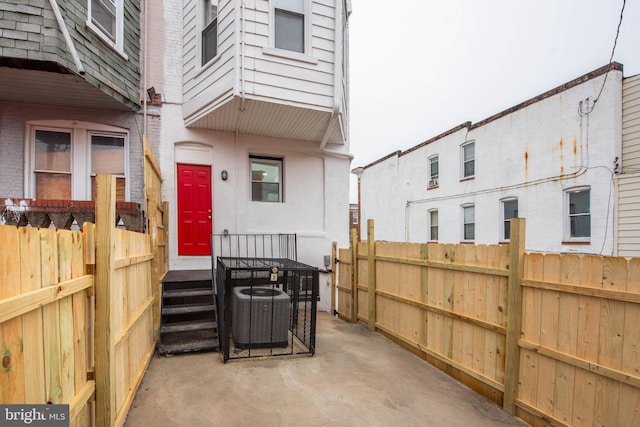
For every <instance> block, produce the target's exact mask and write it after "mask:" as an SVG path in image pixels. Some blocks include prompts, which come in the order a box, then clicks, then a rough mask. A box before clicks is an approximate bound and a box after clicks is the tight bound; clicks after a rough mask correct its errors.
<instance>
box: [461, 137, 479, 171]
mask: <svg viewBox="0 0 640 427" xmlns="http://www.w3.org/2000/svg"><path fill="white" fill-rule="evenodd" d="M475 145H476V144H475V142H468V143H466V144H464V145H462V147H461V158H462V178H470V177H472V176H474V175H475V173H476V168H475V159H476V148H475Z"/></svg>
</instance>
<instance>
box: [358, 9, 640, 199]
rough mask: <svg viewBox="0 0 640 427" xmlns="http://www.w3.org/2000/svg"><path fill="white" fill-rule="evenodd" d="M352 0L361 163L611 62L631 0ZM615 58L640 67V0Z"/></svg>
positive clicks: (637, 70)
mask: <svg viewBox="0 0 640 427" xmlns="http://www.w3.org/2000/svg"><path fill="white" fill-rule="evenodd" d="M351 3H352V7H353V13H352V15H351V17H350V19H349V38H350V39H349V44H350V47H349V50H350V76H349V77H350V99H349V100H350V150H351V153H352V154H353V155H354V156H355V157H354V159H353V161H352V162H351V168H352V169H353V168H355V167H358V166H365V165H367V164H369V163H371V162H373V161H375V160H377V159H379V158H381V157H384V156H386V155H387V154H389V153H392V152H394V151H396V150H405V149H407V148H410V147H413V146H415V145H417V144H420V143H421V142H423V141H426V140H427V139H430V138H431V137H434V136H436V135H438V134H440V133H442V132H444V131H446V130H449V129H451V128H453V127H455V126H457V125H459V124H462V123H464V122H466V121H471V122H478V121H480V120H483V119H485V118H487V117H489V116H492V115H493V114H496V113H499V112H501V111H503V110H506V109H507V108H510V107H512V106H514V105H516V104H519V103H520V102H522V101H526V100H527V99H529V98H532V97H534V96H536V95H539V94H541V93H543V92H546V91H547V90H549V89H553V88H554V87H556V86H559V85H561V84H563V83H566V82H568V81H570V80H573V79H574V78H576V77H579V76H581V75H583V74H586V73H588V72H590V71H593V70H595V69H596V68H599V67H601V66H603V65H606V64H607V63H608V62H609V58H610V57H611V52H612V49H613V45H614V39H615V36H616V30H617V28H618V22H619V20H620V10H621V8H622V4H623V0H400V1H395V2H390V1H382V0H351ZM613 60H614V61H616V62H620V63H622V64H623V66H624V71H623V73H624V76H625V77H628V76H633V75H636V74H640V0H627V1H626V5H625V9H624V14H623V19H622V25H621V26H620V33H619V36H618V42H617V45H616V49H615V55H614V57H613ZM356 183H357V181H356V178H355V176H354V175H351V192H350V200H351V203H356V202H357V190H356V188H357V184H356Z"/></svg>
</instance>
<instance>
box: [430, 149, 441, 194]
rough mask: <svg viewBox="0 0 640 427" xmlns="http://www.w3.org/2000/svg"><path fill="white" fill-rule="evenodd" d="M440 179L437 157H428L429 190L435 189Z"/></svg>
mask: <svg viewBox="0 0 640 427" xmlns="http://www.w3.org/2000/svg"><path fill="white" fill-rule="evenodd" d="M439 178H440V166H439V161H438V155H437V154H436V155H434V156H431V157H429V188H432V187H437V186H438V185H439Z"/></svg>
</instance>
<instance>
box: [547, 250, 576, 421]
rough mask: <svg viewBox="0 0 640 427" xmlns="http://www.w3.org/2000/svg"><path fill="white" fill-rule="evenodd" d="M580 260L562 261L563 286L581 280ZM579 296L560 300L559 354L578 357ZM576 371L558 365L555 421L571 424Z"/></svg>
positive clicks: (568, 257)
mask: <svg viewBox="0 0 640 427" xmlns="http://www.w3.org/2000/svg"><path fill="white" fill-rule="evenodd" d="M580 267H581V265H580V257H579V256H577V255H566V256H563V257H562V258H561V260H560V273H561V277H560V282H561V283H577V281H579V280H580ZM577 335H578V296H577V295H573V294H568V293H561V294H560V295H559V299H558V339H557V343H556V349H557V350H558V351H559V352H562V353H567V354H571V355H575V354H576V351H577V339H578V336H577ZM575 373H576V368H575V367H574V366H571V365H568V364H565V363H558V364H557V366H556V378H555V393H554V408H553V409H554V411H553V416H554V418H556V419H558V420H561V421H562V422H564V423H570V422H571V420H572V411H573V401H572V396H573V386H574V381H575Z"/></svg>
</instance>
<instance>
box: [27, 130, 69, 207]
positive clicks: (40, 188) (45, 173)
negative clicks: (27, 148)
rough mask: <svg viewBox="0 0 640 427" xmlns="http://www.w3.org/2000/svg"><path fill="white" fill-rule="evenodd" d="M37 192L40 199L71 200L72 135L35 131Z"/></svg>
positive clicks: (50, 131)
mask: <svg viewBox="0 0 640 427" xmlns="http://www.w3.org/2000/svg"><path fill="white" fill-rule="evenodd" d="M33 172H34V178H35V190H36V194H35V196H36V198H38V199H66V200H69V199H71V133H70V132H58V131H52V130H41V129H37V130H36V131H35V168H34V171H33Z"/></svg>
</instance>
